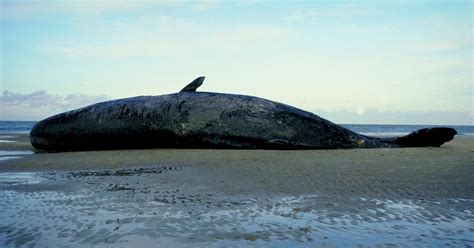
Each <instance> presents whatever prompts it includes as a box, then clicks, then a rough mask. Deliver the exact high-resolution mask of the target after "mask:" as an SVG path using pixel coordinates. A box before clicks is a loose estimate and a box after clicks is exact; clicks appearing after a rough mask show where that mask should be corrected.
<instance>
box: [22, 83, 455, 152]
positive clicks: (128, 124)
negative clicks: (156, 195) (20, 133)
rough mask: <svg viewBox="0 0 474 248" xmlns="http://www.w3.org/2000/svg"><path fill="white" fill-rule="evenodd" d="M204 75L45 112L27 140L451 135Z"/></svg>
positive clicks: (85, 142)
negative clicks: (400, 127) (222, 87)
mask: <svg viewBox="0 0 474 248" xmlns="http://www.w3.org/2000/svg"><path fill="white" fill-rule="evenodd" d="M203 80H204V77H200V78H197V79H196V80H194V81H193V82H191V83H190V84H189V85H187V86H186V87H185V88H184V89H183V90H181V91H180V92H179V93H174V94H168V95H160V96H137V97H132V98H126V99H119V100H113V101H106V102H101V103H97V104H93V105H90V106H87V107H84V108H80V109H76V110H72V111H69V112H65V113H61V114H58V115H55V116H52V117H49V118H47V119H44V120H42V121H40V122H38V123H37V124H36V125H35V126H34V127H33V129H32V130H31V133H30V140H31V144H32V145H33V146H34V147H35V148H36V149H38V150H46V151H74V150H104V149H138V148H165V147H166V148H237V149H344V148H379V147H423V146H436V147H437V146H441V145H442V144H443V143H445V142H447V141H450V140H452V139H453V137H454V135H456V134H457V132H456V130H454V129H452V128H440V127H438V128H426V129H421V130H418V131H415V132H413V133H411V134H409V135H407V136H404V137H398V138H376V137H369V136H365V135H361V134H357V133H355V132H352V131H350V130H348V129H346V128H344V127H341V126H339V125H336V124H334V123H332V122H329V121H327V120H325V119H323V118H321V117H319V116H317V115H314V114H312V113H309V112H306V111H303V110H300V109H297V108H295V107H292V106H288V105H285V104H282V103H277V102H273V101H270V100H266V99H262V98H258V97H253V96H245V95H234V94H221V93H212V92H196V89H197V88H198V87H199V86H200V85H201V84H202V83H203Z"/></svg>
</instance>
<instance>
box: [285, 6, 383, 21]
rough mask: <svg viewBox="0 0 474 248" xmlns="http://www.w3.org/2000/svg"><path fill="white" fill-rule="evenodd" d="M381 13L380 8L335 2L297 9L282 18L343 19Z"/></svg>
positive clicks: (301, 19)
mask: <svg viewBox="0 0 474 248" xmlns="http://www.w3.org/2000/svg"><path fill="white" fill-rule="evenodd" d="M381 14H383V11H382V10H380V9H377V8H368V7H363V6H362V7H361V6H360V5H359V4H335V5H331V6H330V7H324V6H323V7H318V8H306V9H299V10H296V11H294V12H291V13H289V14H288V15H286V16H284V17H283V20H285V21H289V22H294V21H308V20H318V19H320V18H331V19H333V18H335V19H344V18H353V17H367V16H377V15H381Z"/></svg>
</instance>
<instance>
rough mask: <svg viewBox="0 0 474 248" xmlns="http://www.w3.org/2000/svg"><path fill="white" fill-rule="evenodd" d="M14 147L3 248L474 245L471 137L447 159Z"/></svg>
mask: <svg viewBox="0 0 474 248" xmlns="http://www.w3.org/2000/svg"><path fill="white" fill-rule="evenodd" d="M8 136H9V140H12V141H15V142H4V143H0V150H3V151H11V153H8V154H5V155H3V157H6V156H16V157H17V158H15V159H4V160H0V172H1V173H0V197H1V198H2V199H3V200H2V201H1V203H0V209H1V210H2V211H1V214H0V215H1V219H2V220H4V221H2V223H0V245H2V246H17V245H30V244H33V245H37V246H43V245H44V246H48V245H51V244H55V245H65V246H81V245H98V246H113V247H116V246H130V245H147V244H149V245H152V244H153V245H170V244H174V245H179V246H211V247H212V246H227V245H231V246H232V245H238V246H244V245H245V246H247V245H250V246H260V245H265V246H291V247H294V246H308V245H319V246H324V245H328V246H345V245H351V246H354V245H408V246H426V245H428V246H431V245H435V246H438V245H440V246H443V245H455V246H459V245H472V244H473V242H474V239H473V238H472V237H473V236H474V166H473V165H474V138H473V137H470V136H460V135H458V136H456V137H455V139H454V140H453V141H451V142H450V143H447V144H445V145H444V146H443V147H441V148H403V149H358V150H300V151H278V150H195V149H192V150H178V149H149V150H114V151H90V152H65V153H36V154H28V151H32V147H31V145H30V144H29V140H28V135H27V134H22V135H19V134H11V135H8ZM15 151H21V152H23V153H21V152H20V153H19V154H20V155H18V156H17V155H15ZM17 153H18V152H17Z"/></svg>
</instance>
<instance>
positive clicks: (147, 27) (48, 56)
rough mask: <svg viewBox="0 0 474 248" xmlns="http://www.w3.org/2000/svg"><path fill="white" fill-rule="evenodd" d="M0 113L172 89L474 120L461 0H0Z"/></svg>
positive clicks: (38, 115)
mask: <svg viewBox="0 0 474 248" xmlns="http://www.w3.org/2000/svg"><path fill="white" fill-rule="evenodd" d="M0 3H1V4H0V22H1V26H0V35H1V39H0V41H1V50H0V52H1V54H0V75H1V76H0V94H1V95H0V120H40V119H43V118H46V117H48V116H50V115H53V114H57V113H60V112H63V111H67V110H71V109H74V108H78V107H82V106H85V105H89V104H92V103H95V102H100V101H105V100H111V99H117V98H125V97H132V96H137V95H160V94H168V93H174V92H177V91H179V90H180V89H181V88H182V87H184V86H185V85H186V84H187V83H189V82H191V81H192V80H193V79H195V78H196V77H198V76H206V81H205V82H204V85H203V86H201V87H200V88H199V90H200V91H211V92H223V93H235V94H245V95H253V96H259V97H263V98H266V99H270V100H274V101H278V102H283V103H286V104H289V105H293V106H295V107H298V108H301V109H304V110H307V111H310V112H313V113H315V114H317V115H319V116H321V117H323V118H327V119H329V120H330V121H333V122H335V123H354V124H425V125H428V124H438V125H443V124H444V125H474V100H473V99H474V95H473V94H474V83H473V69H474V68H473V54H474V53H473V2H472V1H459V0H449V1H437V0H432V1H423V0H419V1H408V0H407V1H402V0H400V1H394V0H388V1H375V0H374V1H329V0H327V1H316V0H315V1H289V0H288V1H258V0H241V1H232V0H230V1H211V0H208V1H120V0H118V1H104V0H99V1H97V0H96V1H18V0H16V1H6V0H0Z"/></svg>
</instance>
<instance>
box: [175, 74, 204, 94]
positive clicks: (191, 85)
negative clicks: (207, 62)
mask: <svg viewBox="0 0 474 248" xmlns="http://www.w3.org/2000/svg"><path fill="white" fill-rule="evenodd" d="M204 78H205V77H198V78H196V79H194V81H192V82H191V83H189V84H188V85H186V86H185V87H184V88H183V89H182V90H181V91H180V92H185V91H188V92H195V91H196V89H197V88H199V86H201V85H202V83H203V82H204Z"/></svg>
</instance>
